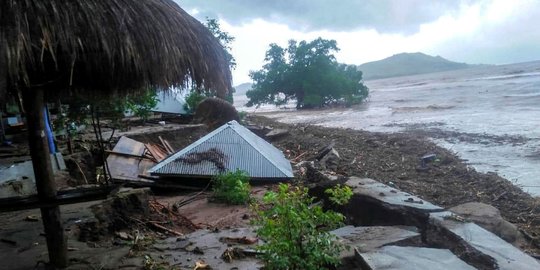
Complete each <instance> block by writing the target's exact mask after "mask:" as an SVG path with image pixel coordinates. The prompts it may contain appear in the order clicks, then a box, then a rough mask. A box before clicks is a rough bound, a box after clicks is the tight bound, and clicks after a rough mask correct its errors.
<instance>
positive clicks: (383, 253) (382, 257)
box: [356, 246, 476, 270]
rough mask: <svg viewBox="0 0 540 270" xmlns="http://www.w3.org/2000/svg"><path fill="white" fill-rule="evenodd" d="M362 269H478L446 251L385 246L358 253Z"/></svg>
mask: <svg viewBox="0 0 540 270" xmlns="http://www.w3.org/2000/svg"><path fill="white" fill-rule="evenodd" d="M356 258H357V259H358V260H359V262H360V264H361V265H362V269H366V270H367V269H369V270H376V269H403V270H413V269H414V270H416V269H462V270H474V269H476V268H474V267H472V266H471V265H469V264H467V263H466V262H464V261H462V260H461V259H459V258H458V257H457V256H456V255H455V254H453V253H452V252H450V251H449V250H446V249H436V248H426V247H402V246H384V247H382V248H381V249H380V250H378V251H373V252H366V253H357V256H356Z"/></svg>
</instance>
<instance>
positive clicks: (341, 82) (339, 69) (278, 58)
mask: <svg viewBox="0 0 540 270" xmlns="http://www.w3.org/2000/svg"><path fill="white" fill-rule="evenodd" d="M337 51H339V49H338V47H337V43H336V41H335V40H326V39H322V38H318V39H316V40H313V41H311V42H307V41H301V42H297V41H295V40H290V41H289V45H288V47H287V48H282V47H280V46H278V45H277V44H270V48H269V49H268V51H266V56H265V59H264V61H265V64H264V65H263V68H262V69H261V70H258V71H252V72H251V73H250V77H251V79H252V80H253V81H254V84H253V86H252V90H250V91H248V92H247V96H248V98H249V102H248V104H247V105H248V106H253V105H261V104H275V105H278V106H279V105H283V104H286V103H287V102H289V101H290V100H296V107H297V108H313V107H323V106H326V105H331V104H336V103H338V104H344V105H352V104H357V103H360V102H362V101H363V100H364V99H365V98H366V97H367V96H368V88H367V87H366V86H365V85H364V84H363V83H362V72H361V71H360V70H358V69H357V67H356V66H354V65H345V64H340V63H338V62H337V61H336V59H335V57H334V55H333V53H334V52H337Z"/></svg>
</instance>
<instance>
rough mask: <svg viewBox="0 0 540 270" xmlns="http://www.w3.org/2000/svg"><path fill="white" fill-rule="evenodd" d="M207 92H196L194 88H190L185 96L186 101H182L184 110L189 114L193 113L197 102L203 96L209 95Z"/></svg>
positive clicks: (197, 104)
mask: <svg viewBox="0 0 540 270" xmlns="http://www.w3.org/2000/svg"><path fill="white" fill-rule="evenodd" d="M210 96H211V95H210V94H209V93H206V92H204V91H202V92H198V91H196V90H195V89H192V90H191V92H189V94H188V95H187V96H186V103H184V110H186V112H187V113H189V114H194V113H195V110H196V109H197V106H199V103H201V101H203V100H204V99H205V98H207V97H210Z"/></svg>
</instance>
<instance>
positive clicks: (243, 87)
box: [234, 83, 251, 95]
mask: <svg viewBox="0 0 540 270" xmlns="http://www.w3.org/2000/svg"><path fill="white" fill-rule="evenodd" d="M250 89H251V83H242V84H239V85H237V86H235V87H234V94H235V95H245V94H246V92H247V91H248V90H250Z"/></svg>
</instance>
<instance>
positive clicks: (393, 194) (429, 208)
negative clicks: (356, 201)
mask: <svg viewBox="0 0 540 270" xmlns="http://www.w3.org/2000/svg"><path fill="white" fill-rule="evenodd" d="M345 184H346V185H348V186H350V187H352V188H353V193H354V194H355V195H362V196H367V197H370V198H373V199H375V200H378V201H381V202H384V203H387V204H390V205H396V206H401V207H407V208H413V209H415V210H419V211H422V212H440V211H444V209H443V208H442V207H440V206H438V205H434V204H432V203H430V202H428V201H424V200H422V199H420V198H418V197H416V196H413V195H411V194H409V193H406V192H403V191H400V190H397V189H395V188H392V187H390V186H387V185H385V184H383V183H380V182H377V181H375V180H373V179H369V178H358V177H350V178H349V180H348V181H347V182H346V183H345Z"/></svg>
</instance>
